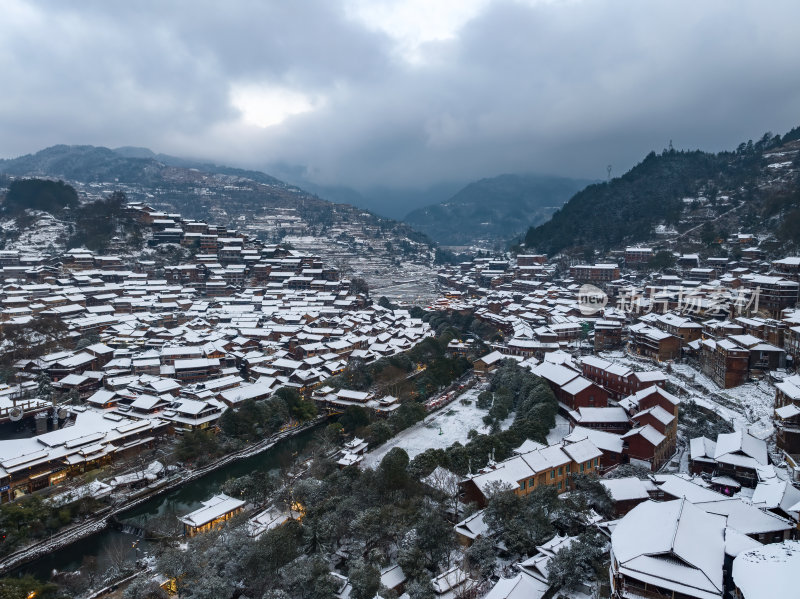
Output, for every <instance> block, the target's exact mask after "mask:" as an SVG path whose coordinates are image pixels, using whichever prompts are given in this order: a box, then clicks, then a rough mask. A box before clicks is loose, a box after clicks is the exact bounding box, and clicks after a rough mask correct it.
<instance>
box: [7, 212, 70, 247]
mask: <svg viewBox="0 0 800 599" xmlns="http://www.w3.org/2000/svg"><path fill="white" fill-rule="evenodd" d="M27 212H28V213H29V214H30V215H31V216H33V217H34V222H33V224H32V225H31V226H29V227H27V228H26V229H25V230H23V231H21V232H20V234H19V237H18V238H17V239H14V240H9V241H8V242H7V243H6V247H5V249H7V250H21V251H23V252H27V253H40V252H41V251H43V250H46V249H47V248H48V246H50V245H52V246H53V248H52V249H54V250H58V251H63V250H64V240H66V238H67V237H68V236H69V230H68V225H67V224H66V223H64V222H62V221H60V220H58V219H56V218H54V217H53V216H52V215H51V214H49V213H47V212H41V211H39V210H28V211H27ZM0 227H2V228H3V229H4V230H5V231H6V232H11V231H13V230H15V229H16V221H15V220H14V219H10V220H7V221H3V222H2V223H0Z"/></svg>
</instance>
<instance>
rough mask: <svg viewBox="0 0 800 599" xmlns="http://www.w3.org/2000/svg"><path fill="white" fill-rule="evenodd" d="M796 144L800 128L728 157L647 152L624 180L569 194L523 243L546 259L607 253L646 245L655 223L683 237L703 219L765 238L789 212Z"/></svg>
mask: <svg viewBox="0 0 800 599" xmlns="http://www.w3.org/2000/svg"><path fill="white" fill-rule="evenodd" d="M798 138H800V128H798V129H794V130H792V131H790V132H789V133H787V134H786V135H785V136H784V137H783V138H781V136H772V135H771V134H765V135H764V137H763V138H762V139H761V140H759V141H758V142H757V143H755V144H754V143H753V142H752V141H750V142H748V143H743V144H741V145H740V146H739V147H738V148H737V149H736V150H735V151H732V152H720V153H719V154H713V153H708V152H701V151H676V150H672V149H670V150H665V151H664V152H662V153H661V154H656V153H655V152H651V153H650V154H648V155H647V157H645V159H644V160H643V161H642V162H640V163H639V164H637V165H636V166H635V167H633V168H632V169H631V170H630V171H628V172H627V173H625V174H624V175H623V176H621V177H619V178H616V179H613V180H611V181H610V182H606V183H598V184H594V185H590V186H588V187H587V188H586V189H584V190H583V191H580V192H579V193H577V194H575V196H574V197H573V198H571V199H570V200H569V202H567V203H566V204H565V205H564V206H563V208H561V209H560V210H558V211H557V212H556V213H555V214H554V215H553V217H552V219H550V220H549V221H548V222H546V223H542V224H539V225H538V226H537V225H536V223H533V226H532V227H531V228H530V229H529V230H528V233H527V234H526V236H525V245H526V247H528V248H530V249H533V250H536V251H541V252H545V253H547V254H554V253H557V252H560V251H562V250H573V251H578V252H579V251H584V250H595V249H596V250H608V249H611V248H619V247H621V246H623V245H625V244H629V243H635V242H640V241H648V240H652V239H653V237H654V229H655V228H656V227H657V226H658V225H666V226H667V227H669V228H670V229H674V230H676V231H677V232H678V234H679V235H685V234H686V233H687V232H690V231H692V230H694V229H696V228H698V225H699V224H702V223H704V222H706V221H707V222H709V225H707V227H710V226H713V227H716V230H717V231H718V232H724V231H725V230H727V229H731V228H732V229H733V231H736V230H737V229H738V228H739V227H749V228H757V227H762V228H765V230H766V231H767V232H769V229H770V228H775V227H776V226H777V223H776V220H775V219H776V218H779V217H780V216H781V214H783V213H787V210H789V209H790V208H791V207H792V206H793V204H791V202H789V204H786V202H787V201H788V200H786V201H784V200H782V199H781V198H782V197H783V196H784V195H785V194H787V193H789V194H792V193H795V194H796V190H797V182H798V178H797V166H798V155H799V154H798ZM792 190H794V192H793V191H792ZM689 198H695V199H697V198H699V199H700V200H699V201H690V200H689ZM776 202H777V203H778V204H780V206H779V207H777V208H776ZM781 202H783V203H782V204H781ZM698 204H699V205H700V207H699V208H698ZM728 212H730V215H727V213H728ZM711 223H713V225H712V224H711ZM769 223H771V224H769ZM773 232H774V231H773Z"/></svg>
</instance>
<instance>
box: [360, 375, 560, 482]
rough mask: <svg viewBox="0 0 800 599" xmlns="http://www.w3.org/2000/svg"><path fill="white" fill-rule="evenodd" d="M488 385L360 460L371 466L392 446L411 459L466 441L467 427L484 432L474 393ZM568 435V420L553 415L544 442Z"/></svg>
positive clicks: (503, 425) (506, 423)
mask: <svg viewBox="0 0 800 599" xmlns="http://www.w3.org/2000/svg"><path fill="white" fill-rule="evenodd" d="M488 386H489V385H488V383H480V384H478V385H476V386H475V387H473V388H472V389H469V390H467V391H466V392H465V393H463V394H462V395H460V396H459V397H458V398H456V399H455V400H454V401H453V402H452V403H451V404H449V405H447V406H445V407H444V408H442V409H441V410H439V411H438V412H435V413H433V414H431V415H430V416H427V417H426V418H425V420H423V421H422V422H419V423H417V424H415V425H414V426H412V427H409V428H407V429H406V430H404V431H401V432H400V434H398V435H397V436H395V437H393V438H391V439H389V440H388V441H387V442H386V443H384V444H383V445H381V446H380V447H378V448H377V449H375V450H373V451H370V452H369V453H368V454H367V455H366V457H365V458H364V461H363V462H362V464H363V466H364V467H367V468H374V467H375V466H377V465H378V464H379V463H380V461H381V460H382V459H383V456H385V455H386V454H387V453H389V451H390V450H391V449H393V448H394V447H401V448H403V449H405V450H406V453H408V457H409V458H411V459H412V460H413V459H414V457H415V456H417V455H419V454H421V453H422V452H424V451H425V450H426V449H444V448H446V447H449V446H450V445H452V444H453V443H455V442H456V441H458V442H460V443H462V444H466V442H467V441H468V440H469V439H468V438H467V434H468V433H469V431H470V430H471V429H475V430H476V431H478V432H479V433H488V432H489V427H487V426H486V425H484V424H483V417H484V416H485V415H486V413H487V412H486V410H482V409H480V408H479V407H478V406H477V405H476V400H477V398H478V395H479V394H480V393H481V392H482V391H484V390H486V389H487V388H488ZM462 399H466V400H469V401H470V403H469V404H468V405H464V404H462V403H461V400H462ZM513 422H514V414H511V415H509V417H508V418H506V419H505V420H503V422H501V423H500V428H501V429H503V430H506V429H508V428H509V427H510V426H511V425H512V424H513ZM568 434H569V422H568V421H567V419H566V418H564V417H563V416H560V415H557V416H556V425H555V426H554V427H553V429H552V430H551V431H550V434H548V435H547V443H548V445H552V444H554V443H558V442H559V441H561V439H563V438H564V437H565V436H567V435H568Z"/></svg>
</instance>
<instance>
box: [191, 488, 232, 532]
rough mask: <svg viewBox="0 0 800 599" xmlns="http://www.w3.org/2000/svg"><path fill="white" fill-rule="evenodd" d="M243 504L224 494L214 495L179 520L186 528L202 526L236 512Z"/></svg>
mask: <svg viewBox="0 0 800 599" xmlns="http://www.w3.org/2000/svg"><path fill="white" fill-rule="evenodd" d="M244 504H245V502H244V501H242V500H241V499H235V498H233V497H229V496H228V495H225V494H224V493H220V494H219V495H214V496H213V497H212V498H211V499H209V500H207V501H204V502H203V507H201V508H198V509H196V510H195V511H193V512H190V513H188V514H186V515H185V516H183V517H182V518H180V521H181V522H183V523H184V524H186V525H187V526H193V527H198V526H203V525H204V524H208V523H209V522H213V521H214V520H216V519H217V518H221V517H222V516H224V515H225V514H228V513H230V512H233V511H235V510H238V509H240V508H242V507H243V506H244Z"/></svg>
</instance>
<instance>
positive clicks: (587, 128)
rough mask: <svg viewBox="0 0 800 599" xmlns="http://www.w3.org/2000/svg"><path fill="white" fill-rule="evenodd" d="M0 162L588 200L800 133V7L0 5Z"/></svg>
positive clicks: (598, 0)
mask: <svg viewBox="0 0 800 599" xmlns="http://www.w3.org/2000/svg"><path fill="white" fill-rule="evenodd" d="M2 13H3V14H2V17H1V18H0V81H1V82H2V83H0V90H2V91H0V156H3V157H13V156H18V155H21V154H25V153H28V152H35V151H37V150H40V149H42V148H44V147H47V146H49V145H53V144H56V143H66V144H93V145H105V146H109V147H116V146H121V145H135V146H146V147H149V148H151V149H152V150H154V151H156V152H165V153H169V154H175V155H179V156H187V157H198V158H207V159H212V160H214V161H217V162H219V163H226V164H231V165H236V166H245V167H256V168H262V169H263V168H266V167H267V165H269V164H273V163H285V164H289V165H303V166H305V167H307V169H308V177H309V178H310V179H311V180H313V181H315V182H317V183H321V184H341V185H349V186H354V187H357V188H363V187H365V186H370V185H375V184H386V185H389V186H406V185H409V184H414V185H416V184H420V185H421V184H431V183H435V182H437V181H442V180H472V179H477V178H479V177H482V176H490V175H496V174H500V173H506V172H539V173H553V174H560V175H568V176H576V177H585V178H604V177H605V174H606V165H608V164H612V165H613V167H614V174H622V172H624V171H625V170H627V169H628V168H630V167H631V166H632V165H633V164H635V163H636V162H638V161H639V160H640V159H641V158H642V157H643V156H644V155H645V154H646V153H647V152H648V151H650V150H661V149H662V148H664V147H666V146H667V145H668V143H669V142H670V140H672V141H673V144H674V146H675V147H676V148H692V149H694V148H701V149H707V150H717V149H727V148H735V146H736V145H737V144H738V143H739V142H740V141H743V140H747V139H748V138H753V139H757V138H758V137H760V136H761V134H762V133H763V132H765V131H767V130H769V131H773V132H775V133H783V132H785V131H786V130H788V129H790V128H792V127H794V126H797V125H800V70H798V65H800V41H798V32H797V28H798V23H800V2H797V0H786V1H782V0H770V1H769V2H762V1H758V2H756V1H753V2H736V1H733V0H720V1H713V0H703V1H699V0H690V1H686V2H682V1H677V0H668V1H661V2H643V1H641V0H630V1H606V0H586V1H580V0H571V1H542V0H527V1H526V0H519V1H510V0H441V1H439V0H405V1H400V0H397V1H394V0H340V1H337V0H271V1H268V0H251V1H245V0H242V1H236V0H227V1H226V2H219V1H213V2H212V1H202V0H191V1H186V2H180V1H164V0H159V1H147V0H136V1H135V2H108V1H107V0H98V1H91V0H83V1H81V2H64V1H62V0H53V1H51V2H47V1H30V2H24V1H19V0H5V1H4V2H3V7H2Z"/></svg>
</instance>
